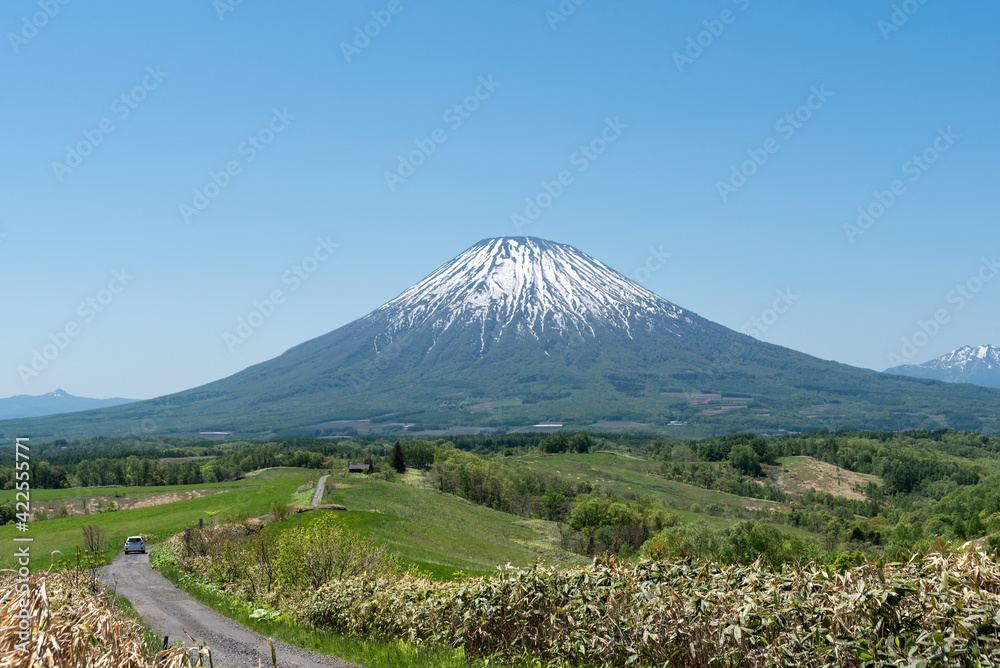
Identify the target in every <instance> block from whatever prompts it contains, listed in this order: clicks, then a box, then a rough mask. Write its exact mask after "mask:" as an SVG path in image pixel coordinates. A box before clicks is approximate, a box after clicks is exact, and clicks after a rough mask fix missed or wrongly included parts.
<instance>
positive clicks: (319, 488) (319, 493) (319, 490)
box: [313, 475, 330, 507]
mask: <svg viewBox="0 0 1000 668" xmlns="http://www.w3.org/2000/svg"><path fill="white" fill-rule="evenodd" d="M329 477H330V476H328V475H325V476H323V477H322V478H320V479H319V482H318V483H316V492H315V493H314V494H313V507H315V506H318V505H319V502H320V501H322V500H323V488H324V487H326V479H327V478H329Z"/></svg>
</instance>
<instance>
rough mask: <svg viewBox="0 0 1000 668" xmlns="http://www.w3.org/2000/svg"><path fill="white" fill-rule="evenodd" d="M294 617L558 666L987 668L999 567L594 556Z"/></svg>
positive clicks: (940, 559) (344, 584) (352, 595)
mask: <svg viewBox="0 0 1000 668" xmlns="http://www.w3.org/2000/svg"><path fill="white" fill-rule="evenodd" d="M296 614H297V617H298V618H299V619H300V620H301V621H303V622H306V623H309V624H314V625H316V626H318V627H321V628H327V629H332V630H336V631H339V632H342V633H350V634H354V635H358V636H362V637H376V638H382V639H395V638H402V639H405V640H408V641H410V642H418V643H429V644H437V643H447V644H451V645H454V646H459V647H463V648H464V649H465V651H467V652H469V653H470V654H474V655H479V656H491V657H497V658H498V659H499V660H500V661H499V662H500V663H501V664H502V663H504V658H505V657H506V658H507V659H511V658H513V657H518V656H523V655H524V654H525V653H529V654H531V655H532V656H534V657H536V658H537V659H539V660H541V661H560V662H563V663H561V664H560V665H564V664H567V665H615V666H622V665H639V666H677V667H681V666H684V667H695V668H702V667H707V666H733V667H735V666H740V667H756V666H790V665H794V666H803V667H816V668H819V667H820V666H824V667H826V666H848V667H858V668H860V667H861V666H865V667H866V668H868V667H881V666H923V665H928V666H930V665H948V666H969V667H972V666H982V665H995V662H996V659H997V657H1000V633H998V629H997V620H998V619H1000V617H998V615H1000V568H998V566H997V564H996V563H995V562H993V561H992V560H991V559H990V558H989V557H987V556H986V555H984V554H982V553H970V554H966V555H957V556H954V555H953V556H949V557H945V556H942V555H940V554H932V555H929V556H927V557H925V558H923V559H913V560H911V561H909V562H907V563H893V564H888V563H881V562H876V563H871V562H869V563H866V564H864V565H862V566H856V567H853V568H849V569H847V570H846V571H844V572H843V573H837V572H836V571H834V570H832V569H828V568H827V567H825V566H820V565H816V564H814V563H813V564H809V565H805V566H797V567H795V568H788V569H781V570H774V569H769V568H766V567H762V566H761V564H760V563H759V562H758V563H756V564H753V565H750V566H728V567H726V566H718V565H692V564H690V563H688V562H681V563H665V562H660V561H651V560H645V561H642V562H640V563H638V564H636V565H632V566H626V565H624V564H623V563H622V562H620V561H618V560H616V559H614V558H598V559H596V560H595V561H594V564H593V566H591V567H589V568H577V569H571V570H558V569H552V568H547V567H544V566H541V565H537V564H536V566H535V567H534V568H532V569H529V570H523V571H522V570H516V569H507V570H503V571H501V572H500V573H499V574H498V575H495V576H493V577H490V578H478V579H470V580H464V581H460V582H449V583H438V582H429V581H426V580H421V579H418V578H414V577H410V576H407V577H404V578H401V579H400V578H395V577H381V578H375V579H372V578H351V579H348V580H344V581H331V582H330V583H328V584H327V585H325V586H323V587H322V588H320V589H319V590H318V591H316V592H314V593H312V594H311V595H310V596H309V597H308V598H307V599H306V600H305V601H304V602H303V603H302V605H301V606H300V607H299V608H298V610H297V613H296Z"/></svg>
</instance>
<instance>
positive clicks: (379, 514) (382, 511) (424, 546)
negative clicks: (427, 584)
mask: <svg viewBox="0 0 1000 668" xmlns="http://www.w3.org/2000/svg"><path fill="white" fill-rule="evenodd" d="M328 489H329V492H327V494H326V495H325V497H324V501H326V502H328V503H338V504H341V505H344V506H347V507H348V508H350V509H351V510H350V512H347V513H339V514H338V517H340V518H341V521H342V522H343V523H344V524H345V525H347V526H350V527H352V528H354V529H357V530H359V531H362V532H364V533H366V534H369V535H372V536H375V537H376V538H377V539H378V540H379V541H380V542H382V543H383V544H386V545H389V546H390V547H391V548H392V549H393V551H394V552H396V553H397V554H399V555H401V556H402V557H403V558H404V559H405V560H406V561H408V562H410V563H413V564H415V565H418V566H420V567H421V568H424V569H426V570H428V571H429V572H431V573H432V574H434V575H436V576H439V577H444V578H447V577H450V576H451V575H452V574H453V573H454V572H456V571H463V572H465V573H469V574H476V573H487V572H491V571H494V570H495V569H496V568H497V566H502V565H505V564H508V563H510V564H513V565H515V566H528V565H530V564H531V563H533V562H534V561H535V560H536V559H539V558H541V559H544V560H545V561H549V562H559V563H567V564H579V563H584V562H585V561H587V560H586V559H585V558H584V557H582V556H580V555H577V554H573V553H571V552H567V551H565V550H563V549H561V548H560V547H559V530H558V528H557V526H556V524H555V523H554V522H545V521H542V520H527V519H523V518H519V517H516V516H513V515H508V514H506V513H501V512H498V511H496V510H491V509H489V508H484V507H482V506H477V505H474V504H472V503H470V502H468V501H466V500H464V499H460V498H458V497H456V496H452V495H450V494H442V493H440V492H437V491H435V490H433V489H431V488H430V486H429V484H428V480H427V475H426V474H424V473H421V472H417V471H410V472H409V473H407V474H406V475H404V476H399V477H397V478H396V482H392V483H389V482H385V481H382V480H374V479H372V478H371V477H369V476H363V475H346V474H345V475H343V476H332V477H331V478H330V479H329V481H328Z"/></svg>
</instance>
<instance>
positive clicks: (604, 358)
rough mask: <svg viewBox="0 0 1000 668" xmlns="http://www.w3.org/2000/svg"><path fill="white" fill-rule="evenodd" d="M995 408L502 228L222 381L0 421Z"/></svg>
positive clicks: (65, 431)
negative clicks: (752, 331) (777, 340)
mask: <svg viewBox="0 0 1000 668" xmlns="http://www.w3.org/2000/svg"><path fill="white" fill-rule="evenodd" d="M317 317H324V316H323V315H318V316H317ZM887 407H889V408H887ZM997 415H1000V391H997V390H987V389H984V388H979V387H975V386H970V385H947V384H944V383H937V382H934V381H927V380H921V379H914V378H904V377H899V376H889V375H886V374H880V373H877V372H874V371H868V370H864V369H856V368H854V367H849V366H846V365H843V364H837V363H835V362H828V361H823V360H819V359H816V358H815V357H810V356H809V355H806V354H803V353H799V352H796V351H794V350H789V349H787V348H782V347H780V346H775V345H771V344H768V343H764V342H762V341H758V340H757V339H754V338H752V337H749V336H746V335H744V334H740V333H738V332H735V331H733V330H731V329H728V328H726V327H723V326H722V325H719V324H716V323H714V322H711V321H709V320H706V319H704V318H702V317H700V316H698V315H697V314H696V313H694V312H692V311H689V310H686V309H683V308H681V307H679V306H676V305H674V304H672V303H671V302H669V301H667V300H666V299H664V298H663V297H660V296H659V295H656V294H654V293H652V292H650V291H649V290H647V289H645V288H643V287H642V286H640V285H638V284H637V283H635V282H633V281H631V280H629V279H628V278H626V277H625V276H623V275H622V274H620V273H618V272H617V271H615V270H614V269H612V268H610V267H608V266H607V265H605V264H603V263H601V262H600V261H598V260H596V259H594V258H593V257H591V256H590V255H587V254H586V253H583V252H581V251H579V250H577V249H575V248H573V247H571V246H567V245H564V244H559V243H554V242H551V241H544V240H541V239H536V238H531V237H501V238H497V239H486V240H483V241H480V242H479V243H477V244H475V245H474V246H472V247H471V248H469V249H468V250H466V251H464V252H463V253H461V254H459V255H458V256H457V257H455V258H454V259H453V260H450V261H448V262H446V263H445V264H444V265H442V266H440V267H439V268H438V269H436V270H435V271H433V272H432V273H431V274H430V275H428V276H427V277H426V278H424V279H422V280H420V281H418V282H417V283H416V284H415V285H413V286H412V287H410V288H408V289H406V290H404V291H403V292H402V293H401V294H400V295H399V296H398V297H396V298H395V299H392V300H391V301H389V302H388V303H386V304H384V305H382V306H380V307H379V308H377V309H375V310H374V311H372V312H371V313H369V314H368V315H366V316H364V317H362V318H359V319H358V320H355V321H353V322H351V323H348V324H346V325H344V326H343V327H340V328H339V329H336V330H334V331H332V332H329V333H328V334H324V335H322V336H320V337H317V338H315V339H312V340H310V341H306V342H305V343H302V344H300V345H298V346H295V347H294V348H292V349H290V350H288V351H286V352H285V353H284V354H282V355H280V356H278V357H276V358H274V359H271V360H268V361H266V362H262V363H260V364H257V365H255V366H252V367H249V368H247V369H244V370H243V371H241V372H239V373H237V374H235V375H233V376H230V377H228V378H223V379H221V380H218V381H215V382H213V383H209V384H207V385H203V386H201V387H197V388H194V389H191V390H187V391H185V392H179V393H177V394H173V395H169V396H167V397H161V398H160V399H157V400H153V401H144V402H139V403H136V404H131V405H128V406H119V407H114V408H108V409H102V410H100V411H92V412H89V413H84V414H80V415H77V416H59V417H57V418H49V419H46V418H38V419H36V420H19V421H11V422H5V423H0V434H7V435H8V436H9V435H10V434H11V433H32V434H33V435H36V434H37V435H39V436H44V435H46V434H48V435H52V436H56V437H80V436H87V435H94V434H106V435H116V434H128V433H150V432H152V433H176V432H184V433H187V432H199V431H229V432H237V433H240V434H246V435H250V434H252V435H275V434H287V435H316V434H331V433H342V431H343V430H349V429H352V428H354V427H351V426H350V425H353V424H359V423H358V422H357V421H359V420H360V421H364V420H373V421H374V423H375V424H379V423H380V422H387V423H405V424H416V425H417V427H416V428H417V429H420V428H423V429H427V430H434V429H442V428H447V427H449V426H455V427H459V426H461V427H493V428H500V429H515V428H517V427H523V426H526V425H533V424H538V423H540V422H558V423H564V424H566V425H568V426H576V427H583V426H587V425H592V424H594V423H598V422H629V423H635V422H649V423H653V424H658V425H663V426H664V428H668V427H667V426H666V425H668V424H670V423H671V422H675V423H676V422H679V423H685V424H686V425H690V426H692V427H695V426H696V428H697V429H698V430H699V431H698V432H697V433H702V434H707V433H721V432H731V431H738V430H742V429H754V430H768V431H773V430H777V429H788V430H790V431H799V430H806V429H823V428H837V427H855V428H868V429H905V428H908V427H913V428H940V427H942V426H954V425H955V424H958V423H957V422H954V421H952V420H953V419H952V417H949V416H954V420H958V419H959V418H961V419H962V420H964V422H962V425H963V426H969V428H978V426H979V425H982V427H983V428H984V429H993V428H994V427H996V426H997V421H996V416H997ZM941 416H945V417H944V418H942V417H941ZM990 416H993V417H990ZM997 429H998V430H1000V427H997Z"/></svg>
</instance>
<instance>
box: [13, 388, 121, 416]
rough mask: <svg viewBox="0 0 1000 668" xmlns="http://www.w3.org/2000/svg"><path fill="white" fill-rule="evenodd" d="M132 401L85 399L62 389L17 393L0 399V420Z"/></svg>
mask: <svg viewBox="0 0 1000 668" xmlns="http://www.w3.org/2000/svg"><path fill="white" fill-rule="evenodd" d="M132 401H134V399H87V398H86V397H75V396H73V395H72V394H70V393H69V392H67V391H66V390H62V389H59V390H56V391H55V392H49V393H48V394H41V395H38V396H32V395H28V394H19V395H16V396H13V397H7V398H6V399H0V420H10V419H13V418H22V417H38V416H42V415H56V414H58V413H71V412H73V411H87V410H90V409H92V408H106V407H108V406H120V405H121V404H127V403H130V402H132Z"/></svg>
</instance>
